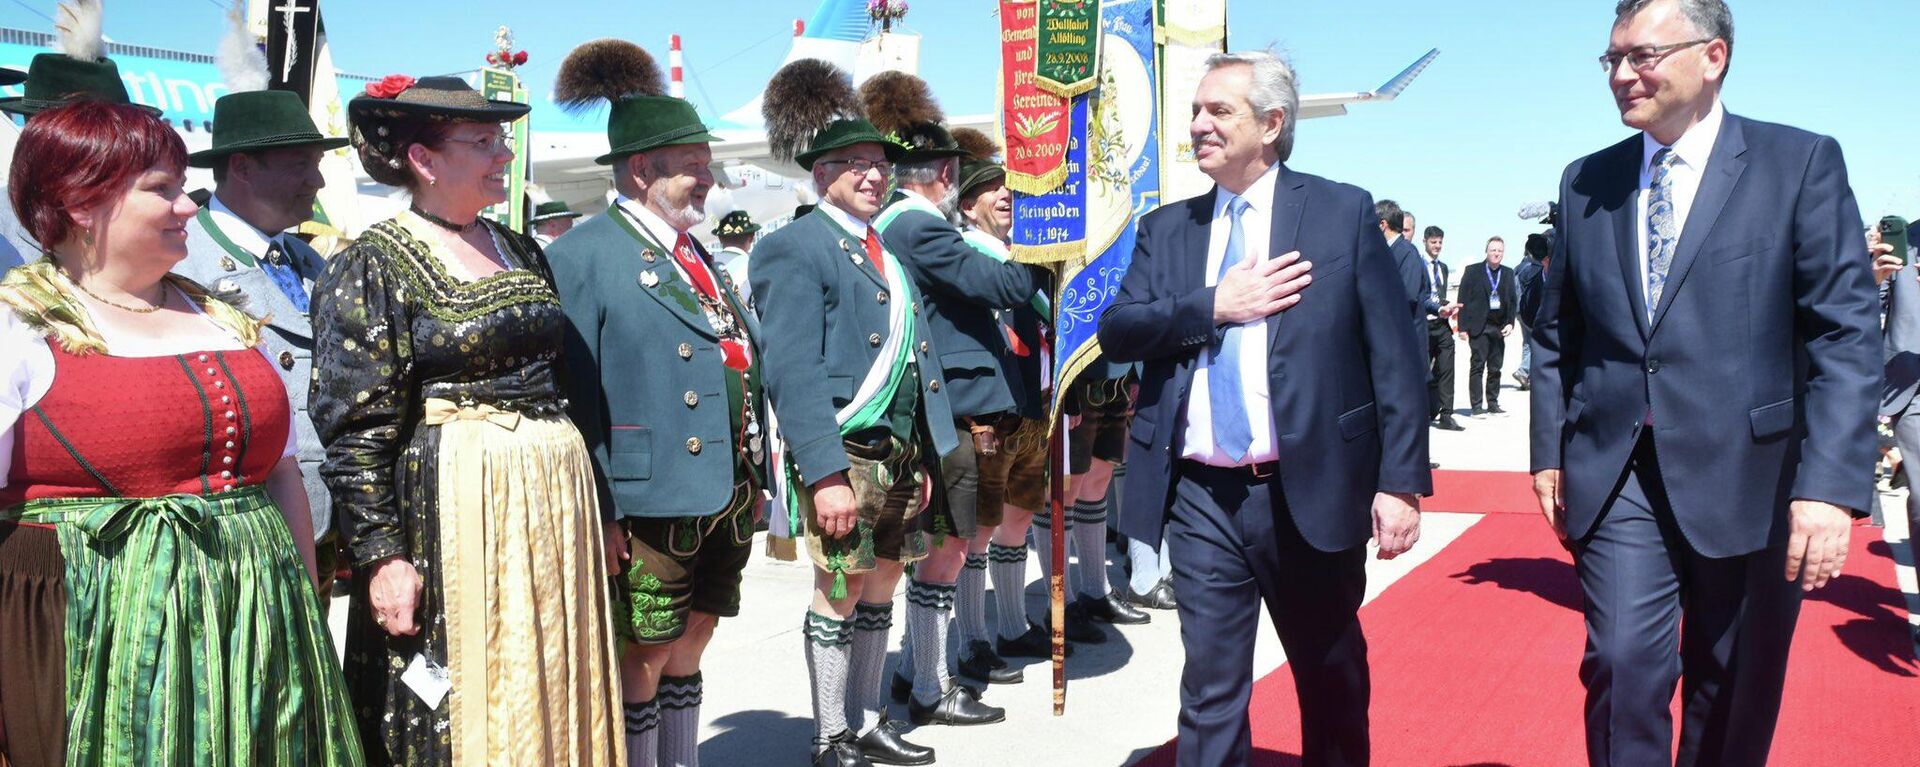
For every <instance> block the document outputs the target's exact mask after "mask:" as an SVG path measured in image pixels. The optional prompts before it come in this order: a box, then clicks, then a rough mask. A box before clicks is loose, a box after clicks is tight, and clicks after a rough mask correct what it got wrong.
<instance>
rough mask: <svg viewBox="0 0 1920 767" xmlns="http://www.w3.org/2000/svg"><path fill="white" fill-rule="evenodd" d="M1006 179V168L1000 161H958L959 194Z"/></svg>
mask: <svg viewBox="0 0 1920 767" xmlns="http://www.w3.org/2000/svg"><path fill="white" fill-rule="evenodd" d="M1005 180H1007V169H1006V168H1005V167H1003V166H1001V165H1000V163H997V162H992V161H989V160H961V161H960V196H961V197H965V196H967V194H969V193H971V192H972V191H973V190H974V189H977V188H979V187H981V186H983V185H986V184H991V183H993V182H995V181H1005Z"/></svg>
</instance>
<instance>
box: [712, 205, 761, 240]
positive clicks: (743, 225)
mask: <svg viewBox="0 0 1920 767" xmlns="http://www.w3.org/2000/svg"><path fill="white" fill-rule="evenodd" d="M758 231H760V225H759V224H756V223H753V216H750V215H747V212H746V211H744V210H736V211H734V212H732V213H728V214H727V215H725V216H722V217H721V218H720V225H719V226H716V227H714V228H713V236H715V237H734V236H737V235H743V234H753V233H754V232H758Z"/></svg>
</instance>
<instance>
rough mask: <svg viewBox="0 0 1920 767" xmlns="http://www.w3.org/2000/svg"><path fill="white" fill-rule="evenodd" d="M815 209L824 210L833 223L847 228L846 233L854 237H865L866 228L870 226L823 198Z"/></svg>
mask: <svg viewBox="0 0 1920 767" xmlns="http://www.w3.org/2000/svg"><path fill="white" fill-rule="evenodd" d="M815 210H821V211H825V212H826V214H827V216H828V217H830V218H832V219H833V222H834V223H836V224H839V225H840V226H841V228H843V229H846V230H847V233H848V234H851V235H853V236H855V237H866V236H867V229H868V228H869V227H870V226H871V225H870V224H868V223H867V222H865V221H861V220H860V219H857V218H854V217H853V214H851V213H848V212H846V211H844V210H841V209H839V208H838V207H835V206H834V204H833V203H830V202H827V201H826V200H824V199H823V200H821V201H820V204H819V206H817V207H816V208H815Z"/></svg>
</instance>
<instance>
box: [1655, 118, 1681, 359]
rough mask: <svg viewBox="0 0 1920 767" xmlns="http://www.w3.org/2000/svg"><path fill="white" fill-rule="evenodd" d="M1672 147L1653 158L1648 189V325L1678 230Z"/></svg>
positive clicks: (1671, 261)
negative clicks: (1675, 210) (1675, 214)
mask: <svg viewBox="0 0 1920 767" xmlns="http://www.w3.org/2000/svg"><path fill="white" fill-rule="evenodd" d="M1674 158H1675V155H1674V153H1673V149H1672V148H1671V147H1668V148H1665V149H1661V150H1660V151H1659V152H1656V153H1654V155H1653V179H1652V181H1651V183H1650V184H1649V185H1648V189H1647V321H1648V322H1652V321H1653V317H1654V312H1655V311H1657V310H1658V309H1659V308H1660V293H1661V291H1662V290H1663V289H1664V288H1666V286H1667V267H1668V266H1670V265H1672V264H1673V246H1674V244H1675V243H1677V242H1679V240H1680V227H1679V225H1678V223H1679V222H1678V221H1676V220H1675V219H1674V217H1673V214H1674V211H1673V161H1674Z"/></svg>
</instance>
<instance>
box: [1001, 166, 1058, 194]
mask: <svg viewBox="0 0 1920 767" xmlns="http://www.w3.org/2000/svg"><path fill="white" fill-rule="evenodd" d="M1066 180H1067V162H1066V158H1064V157H1062V158H1060V163H1059V164H1058V165H1055V166H1053V169H1052V170H1049V171H1047V172H1046V173H1043V174H1040V175H1038V176H1035V175H1033V174H1031V173H1021V172H1019V171H1017V170H1014V169H1013V168H1012V166H1008V168H1007V188H1008V189H1012V190H1013V191H1016V192H1019V193H1021V194H1032V195H1041V194H1047V193H1048V192H1052V191H1053V190H1055V189H1058V188H1060V184H1061V183H1063V182H1065V181H1066Z"/></svg>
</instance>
